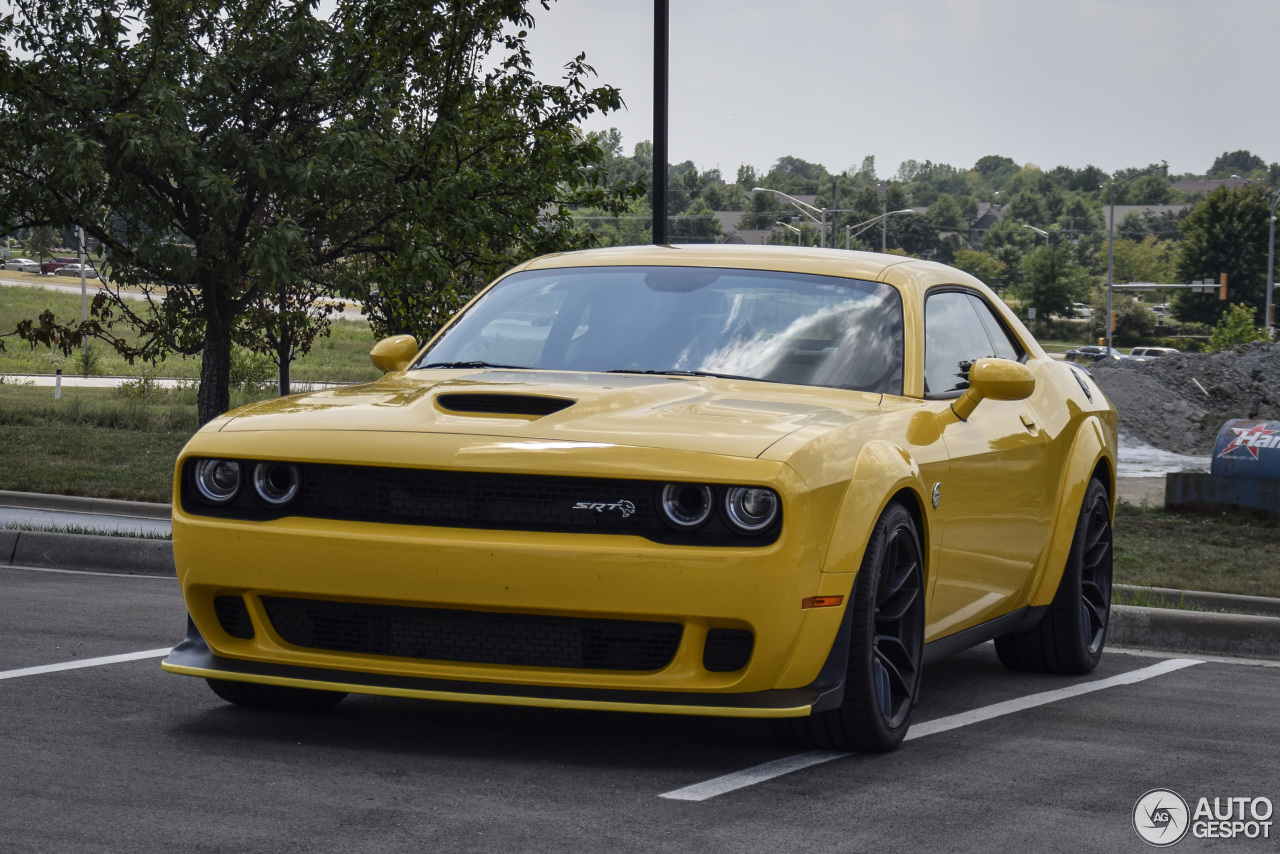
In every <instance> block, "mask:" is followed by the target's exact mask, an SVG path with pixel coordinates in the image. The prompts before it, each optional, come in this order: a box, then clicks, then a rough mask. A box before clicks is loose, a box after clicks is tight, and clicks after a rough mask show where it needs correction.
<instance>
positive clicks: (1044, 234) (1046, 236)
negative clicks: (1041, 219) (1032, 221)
mask: <svg viewBox="0 0 1280 854" xmlns="http://www.w3.org/2000/svg"><path fill="white" fill-rule="evenodd" d="M1022 227H1023V228H1029V229H1031V230H1032V231H1034V232H1035V233H1036V234H1038V235H1040V236H1041V237H1043V238H1044V245H1045V246H1048V245H1049V232H1047V231H1045V230H1044V229H1043V228H1036V227H1035V226H1034V225H1027V224H1026V223H1023V224H1022Z"/></svg>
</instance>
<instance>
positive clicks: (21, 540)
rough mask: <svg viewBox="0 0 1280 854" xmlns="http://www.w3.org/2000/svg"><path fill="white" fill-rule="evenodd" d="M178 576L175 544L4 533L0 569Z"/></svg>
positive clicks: (108, 538) (82, 536)
mask: <svg viewBox="0 0 1280 854" xmlns="http://www.w3.org/2000/svg"><path fill="white" fill-rule="evenodd" d="M10 564H11V565H14V566H30V567H35V568H37V569H87V570H89V571H92V572H114V573H120V574H123V575H162V576H163V575H168V576H174V577H176V576H177V574H178V573H177V570H176V569H175V568H174V563H173V543H172V542H171V541H169V540H144V539H140V538H137V537H98V536H94V535H92V534H52V533H48V532H45V531H0V566H3V565H10Z"/></svg>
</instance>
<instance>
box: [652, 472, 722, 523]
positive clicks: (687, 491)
mask: <svg viewBox="0 0 1280 854" xmlns="http://www.w3.org/2000/svg"><path fill="white" fill-rule="evenodd" d="M712 505H713V502H712V498H711V487H709V486H699V485H697V484H693V483H668V484H667V485H666V486H664V487H662V515H663V516H664V517H665V518H666V520H667V521H668V522H670V523H671V524H672V525H675V526H676V527H677V528H696V527H698V526H699V525H701V524H702V523H703V522H705V521H707V518H708V517H710V516H711V509H712Z"/></svg>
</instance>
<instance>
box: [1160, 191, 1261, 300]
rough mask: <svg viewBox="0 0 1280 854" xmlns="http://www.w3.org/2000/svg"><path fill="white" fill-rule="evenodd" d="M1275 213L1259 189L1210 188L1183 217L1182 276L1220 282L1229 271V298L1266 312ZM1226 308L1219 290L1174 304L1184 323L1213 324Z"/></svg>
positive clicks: (1179, 266)
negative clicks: (1269, 245) (1269, 248)
mask: <svg viewBox="0 0 1280 854" xmlns="http://www.w3.org/2000/svg"><path fill="white" fill-rule="evenodd" d="M1270 215H1271V210H1270V206H1269V205H1268V203H1267V199H1266V196H1264V195H1263V194H1262V192H1261V191H1260V190H1258V189H1256V188H1254V187H1241V188H1239V189H1232V188H1231V187H1227V186H1222V187H1218V188H1217V189H1216V190H1213V191H1212V192H1210V193H1209V194H1208V195H1206V196H1205V197H1204V198H1203V199H1202V200H1201V201H1200V202H1199V204H1197V205H1196V206H1195V207H1194V208H1193V209H1192V211H1191V213H1190V214H1188V215H1187V217H1186V218H1185V219H1184V220H1183V221H1182V226H1181V227H1182V242H1181V244H1180V245H1179V251H1178V263H1177V275H1178V278H1179V279H1181V280H1182V281H1184V282H1190V281H1194V280H1199V279H1206V278H1209V279H1213V280H1214V281H1215V282H1216V281H1218V277H1219V276H1220V275H1221V274H1222V273H1226V274H1227V294H1228V297H1229V299H1230V300H1231V301H1232V302H1239V303H1244V304H1245V305H1249V306H1252V307H1254V308H1255V309H1257V310H1258V311H1259V312H1261V310H1262V303H1263V302H1264V300H1265V299H1266V279H1267V237H1268V218H1269V217H1270ZM1226 308H1227V305H1226V303H1224V302H1222V301H1221V300H1219V299H1218V294H1216V293H1214V294H1194V293H1187V292H1181V293H1179V294H1178V296H1177V297H1175V298H1174V303H1173V313H1174V316H1175V317H1176V318H1177V319H1178V320H1180V321H1183V322H1184V323H1185V322H1194V323H1207V324H1210V325H1212V324H1214V323H1217V321H1218V318H1219V317H1221V316H1222V313H1223V312H1224V311H1225V310H1226Z"/></svg>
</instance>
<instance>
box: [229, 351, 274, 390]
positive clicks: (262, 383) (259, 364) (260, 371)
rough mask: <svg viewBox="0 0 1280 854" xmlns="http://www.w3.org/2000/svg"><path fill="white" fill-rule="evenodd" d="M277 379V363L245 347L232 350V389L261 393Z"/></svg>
mask: <svg viewBox="0 0 1280 854" xmlns="http://www.w3.org/2000/svg"><path fill="white" fill-rule="evenodd" d="M275 378H276V365H275V362H273V361H271V359H270V358H269V357H267V356H265V355H263V354H262V353H254V352H252V351H251V350H246V349H244V348H243V347H232V348H231V376H230V382H231V388H232V390H239V391H261V390H263V389H265V388H266V387H267V386H270V385H271V383H272V382H273V381H274V380H275Z"/></svg>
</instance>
